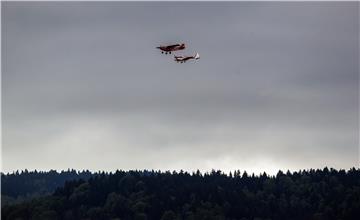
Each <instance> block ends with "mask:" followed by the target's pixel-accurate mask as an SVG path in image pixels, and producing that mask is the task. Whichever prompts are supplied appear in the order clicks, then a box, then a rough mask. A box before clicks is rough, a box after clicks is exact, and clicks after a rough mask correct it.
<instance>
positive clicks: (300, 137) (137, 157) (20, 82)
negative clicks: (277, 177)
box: [2, 2, 359, 173]
mask: <svg viewBox="0 0 360 220" xmlns="http://www.w3.org/2000/svg"><path fill="white" fill-rule="evenodd" d="M358 6H359V3H358V2H350V3H349V2H347V3H344V2H341V3H335V2H331V3H329V2H328V3H325V2H322V3H316V2H293V3H286V2H277V3H275V2H272V3H271V2H267V3H261V2H253V3H247V2H230V3H229V2H228V3H216V2H211V3H209V2H200V3H199V2H183V3H179V2H157V3H154V2H152V3H151V2H148V3H144V2H132V3H129V2H107V3H95V2H92V3H86V2H76V3H75V2H62V3H59V2H58V3H56V2H51V3H49V2H47V3H46V2H38V3H30V2H28V3H26V2H17V3H16V2H5V3H2V68H3V69H2V122H3V124H2V126H3V127H2V129H3V130H2V135H3V143H2V171H5V172H7V171H13V170H16V169H25V168H27V169H29V170H33V169H38V170H48V169H59V170H60V169H67V168H75V169H90V170H108V171H111V170H115V169H125V170H127V169H161V170H168V169H170V170H173V169H177V170H179V169H184V170H196V169H200V170H210V169H212V168H214V169H222V170H225V171H229V170H234V169H240V170H247V171H250V172H259V171H267V172H270V173H274V172H276V170H278V169H282V170H287V169H290V170H298V169H307V168H323V167H324V166H329V167H335V168H346V169H347V168H350V167H353V166H359V138H358V134H359V126H358V122H359V121H358V88H359V82H358V71H359V69H358V60H359V54H358V50H359V43H358V38H359V15H358ZM177 42H185V43H186V44H187V49H186V50H185V51H183V52H179V54H184V55H192V54H193V53H195V51H197V52H199V53H200V55H201V59H200V60H199V61H198V62H188V63H186V64H177V63H175V62H174V61H173V55H168V56H166V55H162V54H161V53H160V52H159V51H157V50H156V49H155V47H156V46H158V45H159V44H166V43H177Z"/></svg>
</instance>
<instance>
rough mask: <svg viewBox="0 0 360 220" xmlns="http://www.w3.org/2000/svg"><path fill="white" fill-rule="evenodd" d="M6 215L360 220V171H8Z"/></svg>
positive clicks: (123, 219) (3, 180)
mask: <svg viewBox="0 0 360 220" xmlns="http://www.w3.org/2000/svg"><path fill="white" fill-rule="evenodd" d="M1 183H2V193H1V196H2V200H3V197H4V196H7V197H12V198H16V197H18V196H25V195H33V194H36V193H37V196H33V197H31V198H30V199H25V200H23V201H21V202H17V203H7V204H4V205H2V207H1V211H2V213H1V217H2V218H1V219H3V220H12V219H18V220H20V219H24V220H25V219H40V220H41V219H49V220H50V219H51V220H53V219H69V220H70V219H100V220H101V219H113V220H115V219H116V220H120V219H121V220H126V219H137V220H140V219H149V220H171V219H179V220H180V219H187V220H195V219H196V220H198V219H200V220H201V219H204V220H205V219H209V220H210V219H214V220H215V219H219V220H222V219H224V220H225V219H229V220H232V219H239V220H265V219H267V220H270V219H271V220H277V219H281V220H284V219H293V220H297V219H310V220H311V219H314V220H318V219H324V220H325V219H326V220H331V219H336V220H347V219H358V217H359V216H360V169H359V168H351V169H349V170H343V169H340V170H336V169H333V168H327V167H325V168H323V169H310V170H300V171H295V172H290V171H287V172H282V171H279V172H278V173H277V174H276V175H268V174H266V173H262V174H260V175H254V174H248V173H247V172H245V171H244V172H241V171H239V170H236V171H233V172H230V173H227V174H225V173H223V172H222V171H216V170H212V171H211V172H206V173H201V172H200V171H196V172H192V173H188V172H184V171H178V172H176V171H173V172H170V171H166V172H161V171H154V170H151V171H150V170H143V171H138V170H134V171H122V170H117V171H116V172H112V173H105V172H98V173H91V172H89V171H83V172H76V171H65V172H60V173H58V172H56V171H50V172H41V173H39V172H36V173H35V172H34V171H32V172H28V171H26V172H21V173H12V174H2V175H1Z"/></svg>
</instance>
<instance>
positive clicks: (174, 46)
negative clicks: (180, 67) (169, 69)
mask: <svg viewBox="0 0 360 220" xmlns="http://www.w3.org/2000/svg"><path fill="white" fill-rule="evenodd" d="M156 48H157V49H159V50H161V53H162V54H163V53H165V54H171V52H174V51H179V50H184V49H185V48H186V47H185V44H184V43H181V44H172V45H165V46H164V45H160V46H159V47H156ZM192 59H193V60H198V59H200V55H199V53H196V54H195V55H194V56H176V55H174V60H175V61H176V62H177V63H185V62H186V61H188V60H192Z"/></svg>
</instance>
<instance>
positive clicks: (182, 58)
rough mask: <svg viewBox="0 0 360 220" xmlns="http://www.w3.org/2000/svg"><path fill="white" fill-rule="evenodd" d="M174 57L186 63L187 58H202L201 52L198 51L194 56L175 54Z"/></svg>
mask: <svg viewBox="0 0 360 220" xmlns="http://www.w3.org/2000/svg"><path fill="white" fill-rule="evenodd" d="M174 59H175V61H176V62H178V63H179V62H180V63H185V62H186V61H187V60H191V59H195V60H198V59H200V55H199V53H196V54H195V55H194V56H174Z"/></svg>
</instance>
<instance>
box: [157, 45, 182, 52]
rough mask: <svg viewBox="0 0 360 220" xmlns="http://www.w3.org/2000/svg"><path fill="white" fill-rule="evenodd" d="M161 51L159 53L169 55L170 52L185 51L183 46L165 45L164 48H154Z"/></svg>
mask: <svg viewBox="0 0 360 220" xmlns="http://www.w3.org/2000/svg"><path fill="white" fill-rule="evenodd" d="M156 48H158V49H160V50H161V53H165V54H168V53H169V54H171V51H177V50H183V49H185V44H173V45H166V46H161V45H160V46H159V47H156Z"/></svg>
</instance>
